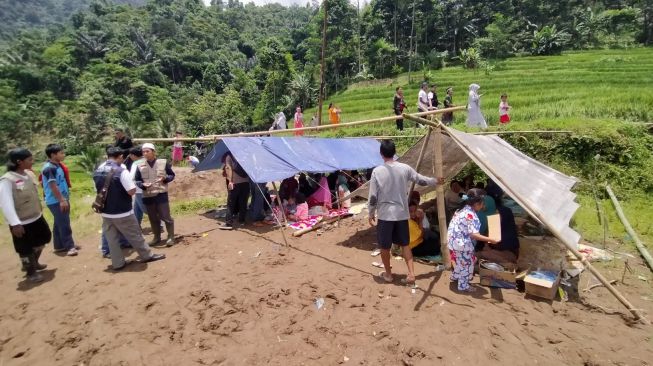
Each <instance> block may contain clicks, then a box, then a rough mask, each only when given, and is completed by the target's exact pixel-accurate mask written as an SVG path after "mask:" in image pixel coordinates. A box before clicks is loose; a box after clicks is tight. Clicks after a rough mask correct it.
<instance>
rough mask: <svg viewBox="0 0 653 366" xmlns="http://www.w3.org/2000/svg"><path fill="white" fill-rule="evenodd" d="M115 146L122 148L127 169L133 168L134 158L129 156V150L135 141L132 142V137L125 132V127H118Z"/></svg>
mask: <svg viewBox="0 0 653 366" xmlns="http://www.w3.org/2000/svg"><path fill="white" fill-rule="evenodd" d="M113 146H115V147H119V148H120V149H121V150H122V157H123V159H125V166H127V169H131V165H132V160H131V159H130V158H129V150H130V149H131V148H132V147H134V143H133V142H132V139H131V138H129V136H127V135H126V134H125V131H124V130H123V129H121V128H117V129H116V141H115V143H114V145H113Z"/></svg>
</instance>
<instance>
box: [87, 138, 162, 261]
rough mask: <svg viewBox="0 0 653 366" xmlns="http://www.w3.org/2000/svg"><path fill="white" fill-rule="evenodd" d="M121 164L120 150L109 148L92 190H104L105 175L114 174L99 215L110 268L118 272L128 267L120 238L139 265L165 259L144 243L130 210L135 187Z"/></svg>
mask: <svg viewBox="0 0 653 366" xmlns="http://www.w3.org/2000/svg"><path fill="white" fill-rule="evenodd" d="M122 162H123V158H122V151H121V150H120V149H119V148H116V147H111V148H109V149H107V161H106V162H105V163H103V164H101V165H100V166H99V167H98V168H97V170H96V171H95V173H94V174H93V181H94V182H95V189H96V191H97V192H98V193H99V192H100V191H102V189H103V188H104V187H105V182H106V179H107V178H108V175H109V174H110V173H111V172H113V173H112V175H111V177H110V178H111V180H110V181H109V185H108V186H107V194H106V199H105V202H104V206H103V207H102V209H101V212H100V214H101V215H102V233H103V235H105V236H106V238H107V241H108V243H109V253H110V255H111V268H112V269H113V270H114V271H117V270H121V269H123V268H125V266H126V265H127V264H129V263H128V262H126V261H125V255H124V254H123V252H122V249H121V248H120V239H121V237H123V238H125V239H127V241H128V242H129V243H130V244H131V245H132V247H133V248H134V250H136V252H137V253H138V256H139V257H140V260H141V262H153V261H157V260H161V259H164V258H165V255H164V254H153V253H152V250H151V249H150V247H149V246H148V245H147V244H146V243H145V239H144V238H143V234H142V232H141V228H140V226H139V225H138V222H137V221H136V216H134V210H133V206H132V197H131V196H133V195H134V194H135V193H136V184H135V183H134V181H133V180H132V177H131V175H130V174H129V171H128V170H127V169H126V167H125V166H124V165H123V164H122Z"/></svg>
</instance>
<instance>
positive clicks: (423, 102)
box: [417, 89, 429, 111]
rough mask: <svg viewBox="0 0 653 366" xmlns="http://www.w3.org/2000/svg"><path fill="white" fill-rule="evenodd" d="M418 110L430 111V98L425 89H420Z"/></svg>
mask: <svg viewBox="0 0 653 366" xmlns="http://www.w3.org/2000/svg"><path fill="white" fill-rule="evenodd" d="M417 108H420V109H423V110H425V111H426V110H428V109H429V96H428V94H426V92H425V91H424V89H420V90H419V93H418V94H417Z"/></svg>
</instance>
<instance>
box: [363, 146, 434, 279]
mask: <svg viewBox="0 0 653 366" xmlns="http://www.w3.org/2000/svg"><path fill="white" fill-rule="evenodd" d="M380 150H381V157H382V158H383V161H384V164H383V165H381V166H378V167H376V168H374V171H373V172H372V177H371V179H370V196H369V201H368V210H369V221H370V225H372V226H374V224H375V223H376V221H377V219H378V223H377V230H376V233H377V241H378V243H379V247H380V249H381V259H382V260H383V266H384V267H385V272H381V273H380V274H379V275H380V276H382V277H383V279H384V280H385V281H386V282H392V271H391V270H390V247H392V244H393V243H394V244H397V245H399V246H401V247H402V251H403V256H404V259H405V260H406V265H407V266H408V277H407V278H406V282H407V283H414V282H415V272H414V269H413V254H412V253H411V251H410V248H409V247H408V243H409V242H410V235H409V232H408V220H409V219H410V213H409V211H408V189H409V186H408V182H415V183H416V184H419V185H420V186H435V185H436V184H442V183H443V182H444V179H443V178H437V179H435V178H429V177H425V176H423V175H420V174H418V173H417V172H416V171H415V169H413V168H411V167H410V166H408V165H406V164H403V163H400V162H397V161H394V156H395V153H396V148H395V143H394V142H393V141H392V140H383V141H382V142H381V149H380Z"/></svg>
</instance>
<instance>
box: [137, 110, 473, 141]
mask: <svg viewBox="0 0 653 366" xmlns="http://www.w3.org/2000/svg"><path fill="white" fill-rule="evenodd" d="M461 110H466V109H465V107H452V108H445V109H436V110H432V111H428V112H420V113H414V115H415V116H418V117H422V116H427V115H432V114H442V113H445V112H454V111H461ZM403 118H404V117H403V116H388V117H381V118H373V119H367V120H362V121H355V122H346V123H338V124H329V125H323V126H315V127H302V128H288V129H285V130H272V131H258V132H241V133H231V134H222V135H210V136H205V137H196V138H180V139H178V138H174V137H166V138H156V139H148V138H135V139H133V141H134V142H176V141H182V142H184V141H215V140H219V139H221V138H224V137H251V136H268V135H278V134H284V133H289V132H300V131H303V132H306V131H322V130H330V129H337V128H342V127H351V126H360V125H368V124H372V123H381V122H390V121H396V120H398V119H403Z"/></svg>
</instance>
